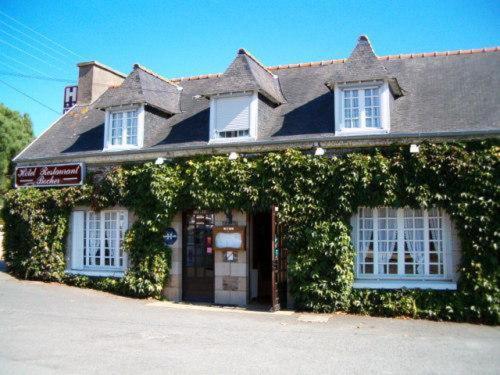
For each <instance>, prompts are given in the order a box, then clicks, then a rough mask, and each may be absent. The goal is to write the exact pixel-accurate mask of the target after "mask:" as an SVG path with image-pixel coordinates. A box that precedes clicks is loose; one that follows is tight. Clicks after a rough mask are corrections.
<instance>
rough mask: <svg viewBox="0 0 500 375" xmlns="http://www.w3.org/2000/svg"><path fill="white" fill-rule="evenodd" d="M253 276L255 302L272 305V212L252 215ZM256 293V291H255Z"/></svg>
mask: <svg viewBox="0 0 500 375" xmlns="http://www.w3.org/2000/svg"><path fill="white" fill-rule="evenodd" d="M252 227H253V228H252V229H253V230H252V245H253V246H252V247H253V249H252V251H253V254H252V264H251V267H252V271H253V272H252V275H253V277H254V280H252V282H253V283H254V289H256V296H255V295H254V296H253V301H254V302H256V303H258V304H262V305H269V306H271V305H272V301H271V296H272V237H271V236H272V223H271V211H263V212H257V213H254V214H253V215H252ZM254 293H255V291H254Z"/></svg>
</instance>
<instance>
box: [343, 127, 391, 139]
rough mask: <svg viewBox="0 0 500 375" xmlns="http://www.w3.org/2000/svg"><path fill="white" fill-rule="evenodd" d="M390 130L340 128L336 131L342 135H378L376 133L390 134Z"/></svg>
mask: <svg viewBox="0 0 500 375" xmlns="http://www.w3.org/2000/svg"><path fill="white" fill-rule="evenodd" d="M388 133H389V130H387V129H366V128H365V129H355V130H350V129H349V130H346V129H340V130H336V131H335V135H337V136H339V137H342V136H351V135H376V134H388Z"/></svg>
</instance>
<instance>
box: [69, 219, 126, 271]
mask: <svg viewBox="0 0 500 375" xmlns="http://www.w3.org/2000/svg"><path fill="white" fill-rule="evenodd" d="M126 230H127V211H124V210H107V211H101V212H94V211H74V212H73V217H72V231H71V235H72V252H71V257H72V259H71V268H72V270H83V271H99V272H111V273H113V272H116V271H123V270H125V268H126V266H127V257H126V254H125V252H124V251H123V238H124V235H125V231H126Z"/></svg>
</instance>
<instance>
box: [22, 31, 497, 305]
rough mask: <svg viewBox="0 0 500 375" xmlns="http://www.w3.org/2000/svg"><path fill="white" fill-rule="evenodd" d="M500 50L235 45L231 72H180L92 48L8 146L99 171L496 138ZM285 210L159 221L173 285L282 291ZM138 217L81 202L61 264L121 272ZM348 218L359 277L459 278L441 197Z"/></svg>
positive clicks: (221, 291) (373, 281)
mask: <svg viewBox="0 0 500 375" xmlns="http://www.w3.org/2000/svg"><path fill="white" fill-rule="evenodd" d="M499 64H500V54H499V50H498V48H491V49H481V50H467V51H454V52H444V53H441V52H440V53H421V54H411V55H395V56H383V57H378V56H376V55H375V53H374V51H373V50H372V47H371V45H370V42H369V41H368V38H367V37H365V36H361V37H360V38H359V39H358V41H357V45H356V47H355V48H354V50H353V52H352V54H351V56H350V57H349V58H347V59H342V60H329V61H320V62H313V63H304V64H290V65H283V66H275V67H266V66H264V65H263V64H261V63H260V62H259V61H258V60H257V59H256V58H255V57H253V56H252V55H251V54H250V53H248V52H247V51H245V50H243V49H240V50H239V51H238V52H237V55H236V57H235V58H234V60H233V61H232V62H231V64H230V65H229V66H228V68H227V69H226V71H225V72H224V73H223V74H209V75H204V76H197V77H188V78H178V79H171V80H169V79H166V78H163V77H161V76H159V75H158V74H156V73H154V72H152V71H150V70H148V69H146V68H145V67H143V66H141V65H134V67H133V70H132V72H131V73H130V74H128V75H125V74H122V73H120V72H117V71H115V70H113V69H111V68H109V67H107V66H105V65H103V64H100V63H98V62H95V61H91V62H84V63H80V64H78V66H79V69H80V71H79V81H78V100H77V103H76V105H75V106H74V107H73V108H72V109H71V110H69V111H68V112H67V113H65V114H64V115H63V116H62V117H61V118H59V119H58V120H57V121H56V122H55V123H53V124H52V125H51V126H50V128H48V129H47V130H46V131H45V132H44V133H43V134H42V135H41V136H40V137H38V138H37V139H36V140H35V141H34V142H33V143H32V144H30V145H29V146H28V147H27V148H26V149H25V150H23V151H22V152H21V153H20V154H19V155H18V156H17V157H16V158H15V159H14V161H15V163H16V165H17V166H18V167H20V169H19V170H21V171H22V170H23V169H22V167H27V166H29V167H32V166H47V165H48V166H51V165H61V164H62V165H70V164H73V165H75V163H81V164H79V165H80V167H81V168H83V167H85V169H86V170H87V171H91V172H95V171H102V170H106V168H109V167H112V166H114V165H118V164H122V163H128V162H134V163H143V162H151V161H156V162H157V163H158V164H161V163H162V162H163V161H164V160H166V159H171V158H177V157H192V156H195V155H212V154H222V155H229V157H230V158H235V157H238V154H256V153H264V152H268V151H278V150H285V149H289V148H295V149H301V150H309V151H310V150H315V151H314V152H316V154H317V155H323V153H324V152H325V150H328V151H329V152H342V150H346V149H357V148H373V147H375V146H378V147H384V146H388V145H391V144H393V143H399V144H406V145H408V147H410V145H411V147H412V152H418V145H419V144H420V143H421V142H423V141H424V140H429V141H432V142H444V141H451V140H474V139H485V138H492V137H493V138H495V137H498V135H500V123H499V120H498V119H499V105H498V103H499V102H500V95H499V90H498V87H499V74H498V72H499V66H500V65H499ZM24 171H26V168H25V169H24ZM37 173H38V172H37ZM65 173H68V174H71V173H76V174H78V173H80V174H83V173H82V171H81V170H80V172H78V171H76V172H75V171H69V172H65ZM18 177H19V175H18ZM28 177H29V176H28ZM70 178H76V179H77V180H78V179H79V177H78V178H77V177H74V176H72V177H70ZM46 184H48V185H50V184H55V182H53V180H52V182H51V181H50V178H48V180H47V181H46ZM42 185H43V183H42ZM275 209H276V208H274V209H271V207H269V211H267V212H261V213H252V214H250V213H244V212H241V211H238V210H233V211H232V212H212V211H189V212H179V213H178V214H177V215H176V216H175V218H174V220H173V222H172V223H171V225H170V228H169V230H168V232H167V233H166V234H165V240H166V242H168V243H169V244H170V245H171V247H172V250H173V253H172V267H171V270H170V272H171V276H170V280H169V282H168V284H167V285H166V288H165V294H166V296H167V297H168V298H169V299H171V300H175V301H178V300H188V301H206V302H215V303H220V304H231V305H246V304H248V303H249V302H251V301H253V300H254V299H256V300H258V301H260V302H262V303H267V304H272V305H275V304H276V303H277V302H276V301H277V300H278V299H279V298H280V297H281V303H283V301H284V300H285V299H286V293H285V292H286V285H285V284H286V269H285V268H284V267H285V264H286V262H285V261H284V259H283V255H282V254H277V253H276V254H275V253H274V248H273V241H274V238H275V233H274V231H275V225H274V224H273V223H274V214H275V211H274V210H275ZM134 220H135V218H134V214H133V212H128V211H127V210H126V209H125V208H124V207H110V208H109V209H107V210H103V211H101V212H93V211H91V210H90V209H89V208H88V207H77V208H75V209H74V211H73V214H72V217H71V224H70V225H71V229H70V234H69V238H68V240H67V248H68V250H69V251H67V252H66V263H67V272H69V273H76V274H84V275H89V276H112V277H121V276H123V274H124V272H126V270H127V267H128V265H129V260H128V259H127V254H126V253H124V252H123V251H122V249H121V245H120V244H121V239H122V238H123V236H124V233H125V231H126V229H127V228H128V227H129V226H130V225H131V223H132V222H133V221H134ZM351 224H352V228H353V232H352V241H353V244H354V246H355V248H356V251H357V257H356V271H355V276H356V280H355V283H354V287H355V288H356V287H357V288H376V289H380V288H382V289H384V288H390V289H398V288H422V289H442V290H454V289H456V288H457V280H458V277H459V275H458V273H457V267H458V264H459V261H460V252H461V246H460V241H459V239H458V237H457V233H456V228H455V226H454V225H453V222H452V221H451V219H450V217H449V216H448V214H447V213H446V212H444V211H443V210H441V209H439V208H430V209H410V208H405V207H399V208H391V207H376V208H368V207H362V208H360V209H359V211H358V213H357V215H354V216H353V217H352V220H351ZM273 262H275V263H276V265H275V266H274V268H273ZM283 275H285V276H283ZM283 288H285V289H283ZM284 290H285V291H284ZM290 300H291V299H290V298H289V303H290Z"/></svg>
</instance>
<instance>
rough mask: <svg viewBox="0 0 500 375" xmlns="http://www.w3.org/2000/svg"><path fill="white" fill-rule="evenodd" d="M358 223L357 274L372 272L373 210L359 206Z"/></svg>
mask: <svg viewBox="0 0 500 375" xmlns="http://www.w3.org/2000/svg"><path fill="white" fill-rule="evenodd" d="M358 223H359V225H358V227H359V233H358V244H357V249H358V254H357V259H358V274H361V275H362V274H373V272H374V267H373V263H374V259H373V210H372V209H370V208H361V209H360V210H359V219H358Z"/></svg>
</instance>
